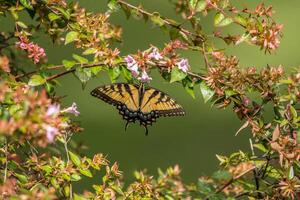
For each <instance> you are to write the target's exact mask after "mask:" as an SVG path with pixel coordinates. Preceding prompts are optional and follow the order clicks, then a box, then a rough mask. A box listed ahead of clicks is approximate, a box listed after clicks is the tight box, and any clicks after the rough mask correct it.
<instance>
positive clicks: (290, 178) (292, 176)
mask: <svg viewBox="0 0 300 200" xmlns="http://www.w3.org/2000/svg"><path fill="white" fill-rule="evenodd" d="M294 177H295V173H294V167H293V165H292V166H291V167H290V170H289V180H292V179H293V178H294Z"/></svg>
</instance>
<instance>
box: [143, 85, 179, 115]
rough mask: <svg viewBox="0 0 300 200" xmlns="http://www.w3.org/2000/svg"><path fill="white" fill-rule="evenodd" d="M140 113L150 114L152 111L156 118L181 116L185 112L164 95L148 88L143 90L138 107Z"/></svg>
mask: <svg viewBox="0 0 300 200" xmlns="http://www.w3.org/2000/svg"><path fill="white" fill-rule="evenodd" d="M140 109H141V112H142V113H150V112H151V111H154V112H155V113H157V114H158V116H163V117H167V116H181V115H184V114H185V112H184V110H183V108H182V106H181V105H179V104H178V103H176V101H175V100H174V99H172V98H171V97H170V96H169V95H167V94H166V93H164V92H162V91H160V90H157V89H155V88H148V89H146V90H145V92H144V95H143V99H142V102H141V106H140Z"/></svg>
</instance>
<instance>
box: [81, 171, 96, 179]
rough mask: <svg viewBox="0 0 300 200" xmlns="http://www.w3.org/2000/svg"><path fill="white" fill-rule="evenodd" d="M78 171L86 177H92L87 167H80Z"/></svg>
mask: <svg viewBox="0 0 300 200" xmlns="http://www.w3.org/2000/svg"><path fill="white" fill-rule="evenodd" d="M79 172H80V173H81V174H82V175H85V176H87V177H90V178H91V177H93V175H92V172H91V171H90V170H89V169H80V170H79Z"/></svg>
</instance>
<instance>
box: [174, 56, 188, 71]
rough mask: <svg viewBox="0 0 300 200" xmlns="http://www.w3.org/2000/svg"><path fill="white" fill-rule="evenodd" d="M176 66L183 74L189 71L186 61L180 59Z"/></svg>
mask: <svg viewBox="0 0 300 200" xmlns="http://www.w3.org/2000/svg"><path fill="white" fill-rule="evenodd" d="M176 65H177V66H178V68H179V69H180V70H182V71H183V72H185V73H186V72H188V71H189V68H190V65H189V63H188V60H187V59H181V60H180V61H179V62H177V63H176Z"/></svg>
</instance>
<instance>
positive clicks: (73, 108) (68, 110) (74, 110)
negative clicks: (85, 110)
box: [61, 102, 80, 116]
mask: <svg viewBox="0 0 300 200" xmlns="http://www.w3.org/2000/svg"><path fill="white" fill-rule="evenodd" d="M61 112H63V113H64V112H66V113H72V114H74V115H75V116H78V115H80V112H79V111H78V110H77V104H76V103H75V102H73V104H72V106H70V107H68V108H66V109H64V110H62V111H61Z"/></svg>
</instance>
